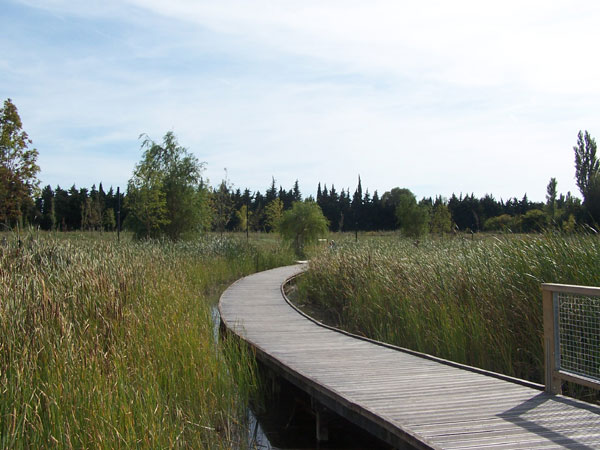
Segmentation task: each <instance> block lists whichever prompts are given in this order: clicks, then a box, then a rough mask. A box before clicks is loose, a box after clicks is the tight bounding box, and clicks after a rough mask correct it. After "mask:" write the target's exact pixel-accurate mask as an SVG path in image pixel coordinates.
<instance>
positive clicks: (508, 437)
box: [219, 265, 600, 449]
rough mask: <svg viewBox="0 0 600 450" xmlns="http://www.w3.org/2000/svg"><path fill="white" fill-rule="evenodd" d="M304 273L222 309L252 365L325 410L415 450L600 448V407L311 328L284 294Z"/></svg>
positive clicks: (274, 274) (245, 283) (263, 277)
mask: <svg viewBox="0 0 600 450" xmlns="http://www.w3.org/2000/svg"><path fill="white" fill-rule="evenodd" d="M301 270H302V266H300V265H296V266H289V267H283V268H278V269H273V270H270V271H266V272H261V273H258V274H255V275H251V276H248V277H246V278H243V279H241V280H238V281H237V282H236V283H234V284H233V285H232V286H231V287H229V288H228V289H227V290H226V291H225V293H223V295H222V297H221V300H220V304H219V308H220V311H221V318H222V320H223V322H224V324H225V326H227V327H228V329H229V330H231V331H233V332H234V333H236V334H238V335H239V336H240V337H241V338H242V339H244V340H246V341H247V342H248V343H249V344H250V345H252V346H254V347H255V348H256V351H257V356H258V358H259V359H260V360H261V361H263V362H264V363H265V364H267V365H268V366H270V367H271V368H272V369H273V370H275V371H276V372H277V373H278V374H279V375H280V376H282V377H284V378H285V379H287V380H288V381H289V382H291V383H293V384H294V385H296V386H297V387H299V388H300V389H302V390H304V391H305V392H306V393H308V394H309V395H310V396H311V397H312V398H313V399H314V401H315V404H318V405H321V407H322V408H323V411H327V410H330V411H333V412H335V413H337V414H339V415H341V416H342V417H344V418H346V419H348V420H349V421H350V422H352V423H354V424H356V425H358V426H360V427H362V428H364V429H365V430H367V431H369V432H370V433H372V434H373V435H375V436H376V437H378V438H379V439H382V440H383V441H385V442H388V443H389V444H391V445H393V446H396V447H402V446H403V445H404V443H409V444H410V445H412V446H415V447H417V448H446V449H466V448H483V447H485V448H494V449H501V448H506V449H512V448H577V449H592V448H600V407H597V406H594V405H591V404H588V403H585V402H581V401H577V400H573V399H569V398H566V397H563V396H554V395H550V394H548V393H545V392H543V391H542V390H540V389H539V386H537V385H534V384H533V383H527V382H514V381H510V380H507V379H501V378H498V377H494V376H489V375H488V374H486V373H484V372H483V371H479V372H477V371H471V370H467V369H465V368H461V367H456V366H453V365H449V364H443V363H440V362H438V361H436V360H433V359H428V358H424V357H420V356H416V355H414V354H410V353H406V352H402V351H398V350H397V349H392V348H388V347H385V346H381V345H377V344H374V343H372V342H368V341H365V340H361V339H356V338H353V337H351V336H347V335H345V334H343V333H340V332H336V331H332V330H330V329H327V328H325V327H322V326H319V325H318V324H315V323H313V322H311V321H310V320H308V319H307V318H305V317H304V316H302V315H301V314H299V313H298V312H297V311H296V310H294V309H293V308H292V307H291V306H290V305H288V304H287V302H286V301H285V299H284V297H283V294H282V290H281V286H282V283H283V282H284V281H285V280H287V279H288V278H289V277H291V276H292V275H294V274H296V273H298V272H300V271H301Z"/></svg>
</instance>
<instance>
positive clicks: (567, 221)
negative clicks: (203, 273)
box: [0, 99, 600, 239]
mask: <svg viewBox="0 0 600 450" xmlns="http://www.w3.org/2000/svg"><path fill="white" fill-rule="evenodd" d="M0 131H1V134H0V223H3V224H4V225H5V226H6V227H10V226H14V225H15V224H21V225H26V224H28V225H33V226H39V227H40V228H41V229H44V230H61V231H73V230H106V231H112V230H115V229H116V227H117V225H118V223H117V222H118V220H117V219H118V216H119V213H120V219H121V222H122V224H123V226H124V227H125V228H127V229H130V230H132V231H133V232H135V234H136V235H137V236H138V237H159V236H168V237H171V238H174V239H178V238H180V237H182V236H184V235H185V234H186V233H194V232H203V231H209V230H212V231H217V232H225V231H234V230H237V231H246V230H247V231H263V232H270V231H277V230H278V228H279V226H280V224H281V222H282V219H283V216H284V213H285V212H286V211H289V210H290V209H292V207H293V205H294V204H296V203H298V202H310V203H315V204H316V205H318V207H319V208H320V210H321V211H322V214H323V216H324V217H325V218H326V219H327V223H328V226H329V229H330V230H331V231H334V232H335V231H379V230H397V229H399V230H401V231H402V232H403V233H404V234H406V235H409V236H418V235H421V234H423V233H426V232H432V233H449V232H456V231H471V232H478V231H488V230H489V231H498V230H510V231H514V232H532V231H540V230H543V229H548V228H556V229H560V230H562V231H566V232H571V231H574V230H575V228H576V227H577V226H592V227H594V228H596V229H597V228H598V226H597V225H598V224H599V223H600V176H599V175H598V174H599V172H600V171H599V163H598V160H597V157H596V142H595V140H594V139H593V138H592V137H591V136H590V135H589V133H588V132H587V131H586V132H579V134H578V138H577V145H576V146H574V147H573V150H574V152H575V178H576V181H577V186H578V187H579V189H580V191H581V194H582V196H583V201H581V200H579V199H578V198H576V197H574V196H573V195H571V193H570V192H569V193H567V194H566V195H564V194H559V193H558V190H557V181H556V179H555V178H551V179H550V182H549V183H548V186H547V188H546V190H547V195H546V201H545V202H532V201H530V200H529V199H528V198H527V195H524V196H523V197H522V198H520V199H518V198H510V199H507V200H503V199H496V198H494V196H493V195H491V194H486V195H485V196H483V197H475V195H474V194H466V195H463V194H460V195H458V196H457V195H455V194H453V195H452V196H451V197H450V198H444V197H442V196H437V197H435V198H432V197H425V198H422V199H420V200H417V198H416V197H415V195H414V194H413V193H412V192H411V191H410V190H409V189H407V188H400V187H396V188H393V189H391V190H390V191H386V192H384V193H383V194H382V195H381V196H380V195H379V193H378V192H377V191H374V192H373V194H370V193H369V190H368V189H366V190H365V191H363V188H362V183H361V179H360V176H359V177H358V183H357V186H356V188H355V189H354V192H352V193H351V191H350V189H349V188H343V189H341V191H339V192H338V191H337V190H336V188H335V186H334V185H333V184H331V185H330V186H329V187H328V186H327V184H321V183H319V184H318V186H317V193H316V198H313V197H312V196H308V197H306V198H303V196H302V193H301V191H300V186H299V182H298V181H297V180H296V182H295V183H294V185H293V186H292V187H291V188H289V189H284V188H283V187H282V186H277V183H276V181H275V179H274V178H272V179H271V183H270V185H269V187H268V188H267V189H266V190H265V191H264V193H262V192H260V191H256V192H251V191H250V190H249V189H244V190H241V189H240V188H234V187H233V185H232V184H231V182H230V181H229V179H228V177H227V175H226V174H225V177H224V178H223V180H221V182H220V183H219V184H218V185H217V186H214V187H211V186H209V183H208V181H207V180H206V179H205V178H204V177H203V170H204V168H205V163H202V162H200V161H199V160H198V159H197V158H196V156H194V155H193V154H192V153H190V152H189V151H188V149H186V148H185V147H182V146H181V145H179V143H178V141H177V138H176V136H175V135H174V133H172V132H168V133H166V134H165V135H164V137H163V139H162V142H159V143H157V142H154V141H153V140H151V139H150V138H149V137H148V136H147V135H142V136H140V137H141V138H142V144H141V149H142V151H143V154H142V158H141V160H140V161H139V162H138V164H136V166H135V169H134V171H133V174H132V177H131V179H130V180H129V182H128V185H127V189H126V192H120V190H119V189H117V192H115V190H114V189H113V188H112V187H110V188H109V189H108V191H105V189H104V188H103V185H102V183H99V185H98V187H96V185H93V186H92V187H91V188H90V189H88V188H79V189H78V188H77V187H76V186H75V185H73V186H72V187H71V188H69V189H63V188H61V187H60V186H57V187H56V188H54V189H53V188H52V187H51V186H49V185H48V186H45V187H44V188H43V189H41V190H40V189H39V182H38V180H37V177H36V176H37V173H38V171H39V167H38V166H37V164H36V158H37V156H38V152H37V150H36V149H31V148H29V146H30V144H31V140H30V139H29V137H28V135H27V134H26V133H25V132H24V131H23V130H22V123H21V120H20V117H19V115H18V112H17V109H16V107H15V106H14V104H13V103H12V101H11V100H10V99H8V100H6V101H5V102H4V106H3V108H2V109H1V110H0Z"/></svg>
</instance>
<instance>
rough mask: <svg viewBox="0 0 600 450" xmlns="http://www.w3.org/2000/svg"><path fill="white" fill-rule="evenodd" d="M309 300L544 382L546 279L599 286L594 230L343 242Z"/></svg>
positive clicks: (359, 322)
mask: <svg viewBox="0 0 600 450" xmlns="http://www.w3.org/2000/svg"><path fill="white" fill-rule="evenodd" d="M309 267H310V268H309V270H308V272H307V273H306V276H305V277H303V278H302V279H301V280H300V281H299V284H300V286H299V288H300V292H301V294H300V298H302V297H304V298H307V299H308V301H309V303H310V304H311V305H312V307H313V308H317V309H319V310H321V311H322V312H323V313H324V314H325V315H326V317H327V318H328V320H330V321H332V322H334V323H335V324H337V325H339V326H341V327H342V328H346V329H348V330H350V331H352V332H355V333H359V334H364V335H367V336H370V337H372V338H375V339H378V340H382V341H386V342H390V343H393V344H396V345H399V346H403V347H407V348H411V349H414V350H418V351H421V352H425V353H429V354H433V355H437V356H440V357H443V358H447V359H450V360H454V361H458V362H461V363H466V364H469V365H473V366H477V367H481V368H484V369H488V370H493V371H497V372H501V373H505V374H508V375H511V376H516V377H520V378H525V379H528V380H532V381H536V382H543V346H542V336H543V316H542V304H541V298H542V296H541V290H540V284H541V283H543V282H554V283H568V284H581V285H596V286H597V285H600V240H599V239H598V238H597V237H596V236H593V235H577V236H563V235H558V234H546V235H531V236H511V235H505V236H495V237H487V238H484V239H475V240H471V239H463V238H461V237H456V238H446V239H429V240H426V241H424V242H420V243H414V242H413V241H409V240H403V239H397V238H396V239H390V238H385V239H383V240H382V239H371V240H366V241H365V240H363V241H362V242H360V243H352V242H342V243H339V244H338V245H337V246H336V248H335V250H333V251H326V252H323V253H322V254H321V255H320V256H318V257H316V258H314V259H313V260H312V261H311V263H310V266H309Z"/></svg>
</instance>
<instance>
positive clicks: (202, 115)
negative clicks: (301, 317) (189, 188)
mask: <svg viewBox="0 0 600 450" xmlns="http://www.w3.org/2000/svg"><path fill="white" fill-rule="evenodd" d="M0 11H1V14H0V29H2V30H3V31H2V33H0V99H1V100H4V99H6V98H11V99H12V101H13V103H14V104H15V105H16V106H17V108H18V109H19V114H20V116H21V119H22V121H23V129H24V130H25V131H26V132H27V133H28V134H29V136H30V138H31V139H32V140H33V146H34V147H35V148H37V149H38V151H39V158H38V163H39V165H40V167H41V171H40V174H39V178H40V180H41V185H42V186H45V185H47V184H50V185H51V186H53V187H54V186H56V185H60V186H61V187H63V188H67V187H70V186H71V185H72V184H76V185H77V187H91V185H92V184H96V185H97V184H98V183H99V182H102V183H103V186H104V187H105V188H108V187H109V186H113V187H115V188H116V187H117V186H120V187H121V188H122V189H125V188H126V185H127V181H128V179H129V178H130V177H131V175H132V172H133V169H134V166H135V164H136V163H137V162H138V161H139V160H140V158H141V154H142V150H141V148H140V144H141V140H140V138H139V137H140V135H141V134H143V133H146V134H147V135H148V136H149V137H150V138H151V139H153V140H155V141H157V142H160V141H161V139H162V137H163V136H164V134H165V133H166V132H168V131H173V132H174V133H175V135H176V136H177V138H178V140H179V143H180V144H181V145H182V146H184V147H186V148H187V149H188V150H189V151H190V152H192V153H194V154H195V155H196V156H197V157H198V158H199V160H200V161H203V162H205V163H206V169H205V172H204V176H205V177H206V178H207V179H208V180H209V182H210V183H211V185H216V184H218V183H219V182H220V181H221V180H222V179H223V178H224V177H227V178H228V180H229V182H230V183H231V184H232V185H233V186H234V187H235V188H240V189H242V190H243V189H245V188H249V189H250V190H251V191H256V190H260V191H261V192H263V193H264V191H265V190H266V189H267V188H268V187H269V186H270V184H271V180H272V178H274V179H275V181H276V184H277V186H279V185H281V186H283V187H284V189H290V188H291V187H292V186H293V183H294V181H295V180H298V182H299V185H300V189H301V191H302V192H303V194H304V195H305V196H306V195H309V194H312V195H314V194H315V193H316V189H317V183H319V182H321V183H324V184H327V185H328V186H331V184H334V185H335V187H336V189H337V190H338V191H339V190H340V189H343V188H349V189H350V191H351V192H354V190H355V188H356V185H357V179H358V177H359V176H360V177H361V181H362V187H363V191H364V190H366V189H369V191H370V193H373V192H374V191H375V190H377V191H378V192H379V194H380V195H381V194H382V193H383V192H385V191H388V190H390V189H391V188H393V187H406V188H409V189H410V190H412V191H413V192H414V193H415V194H416V195H417V197H419V198H421V197H424V196H427V197H429V196H436V195H442V196H445V197H449V196H451V194H452V193H456V194H457V195H459V194H460V193H463V194H468V193H474V194H475V195H476V196H483V195H484V194H488V193H489V194H492V195H494V197H496V198H497V199H500V198H503V199H508V198H511V197H518V198H521V197H522V196H523V195H524V194H527V196H528V198H529V199H530V200H536V201H544V199H545V194H546V186H547V184H548V181H549V180H550V178H551V177H555V178H556V179H557V181H558V191H559V192H562V193H566V192H567V191H570V192H572V193H573V194H575V195H577V196H579V192H578V190H577V187H576V185H575V180H574V173H575V170H574V153H573V146H574V145H575V144H576V141H577V133H578V132H579V130H588V131H589V132H590V133H591V135H592V136H594V137H598V136H599V133H600V59H599V56H598V43H600V27H599V26H598V23H600V2H597V1H577V0H570V1H551V0H544V1H529V0H519V1H513V0H503V1H502V2H482V1H475V0H473V1H470V0H469V1H464V0H455V1H452V2H448V1H433V0H422V1H419V2H407V1H401V0H369V1H364V0H363V1H356V0H343V1H342V0H327V1H323V0H302V1H297V0H294V1H292V0H270V1H267V0H219V1H204V0H169V1H166V0H85V1H84V0H0Z"/></svg>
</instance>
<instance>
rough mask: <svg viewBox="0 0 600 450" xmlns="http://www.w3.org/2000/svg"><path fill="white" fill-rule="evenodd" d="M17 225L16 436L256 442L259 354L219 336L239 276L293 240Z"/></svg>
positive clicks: (6, 364) (281, 258)
mask: <svg viewBox="0 0 600 450" xmlns="http://www.w3.org/2000/svg"><path fill="white" fill-rule="evenodd" d="M3 237H4V238H6V242H4V243H3V244H2V245H0V299H1V302H0V393H1V396H0V446H1V447H2V448H39V447H58V448H72V447H80V448H81V447H84V448H132V447H136V448H137V447H144V448H173V447H189V448H211V449H212V448H238V447H239V446H240V445H242V444H241V443H240V442H241V441H240V439H241V437H240V436H241V434H240V433H242V432H243V426H241V424H242V421H243V418H244V417H245V414H246V413H245V407H246V401H247V399H248V396H249V395H250V394H251V393H252V392H253V390H254V389H255V387H256V378H255V376H254V363H253V358H252V357H251V355H249V354H247V351H246V350H245V349H244V348H243V347H239V346H237V345H235V344H232V343H230V342H219V341H218V340H217V339H216V338H215V333H214V324H213V320H212V314H213V313H214V305H215V303H216V301H217V299H218V295H219V293H220V292H221V291H222V290H223V289H224V288H225V287H226V286H227V285H228V284H229V283H230V282H232V281H234V280H235V279H237V278H239V277H241V276H243V275H245V274H248V273H251V272H253V271H255V270H262V269H266V268H270V267H274V266H277V265H282V264H288V263H290V262H292V256H291V253H290V252H287V251H283V250H281V249H280V247H279V246H278V245H270V244H269V243H265V242H263V243H260V244H258V245H255V244H252V242H251V243H250V244H247V243H246V242H245V241H243V240H240V239H232V238H229V237H226V238H219V237H211V238H204V239H201V240H197V241H194V242H184V243H176V244H174V243H169V242H163V243H158V242H132V241H131V240H130V239H129V237H128V236H127V235H125V236H122V238H123V239H122V241H121V243H120V244H117V243H116V242H115V240H116V236H115V235H114V234H111V233H104V234H86V233H69V234H44V233H42V234H39V233H29V234H22V235H21V236H20V237H21V240H22V242H21V244H20V245H19V244H18V242H17V238H16V236H15V235H12V234H4V235H3ZM0 239H1V237H0Z"/></svg>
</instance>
